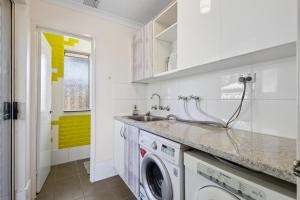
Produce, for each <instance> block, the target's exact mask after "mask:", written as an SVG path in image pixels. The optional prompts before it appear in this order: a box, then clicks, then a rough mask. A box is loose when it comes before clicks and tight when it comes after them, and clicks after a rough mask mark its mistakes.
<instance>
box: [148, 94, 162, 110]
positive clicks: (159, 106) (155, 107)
mask: <svg viewBox="0 0 300 200" xmlns="http://www.w3.org/2000/svg"><path fill="white" fill-rule="evenodd" d="M154 96H157V97H158V108H159V109H161V105H160V95H159V94H157V93H153V94H152V96H151V97H150V99H153V97H154ZM152 109H155V110H157V106H152Z"/></svg>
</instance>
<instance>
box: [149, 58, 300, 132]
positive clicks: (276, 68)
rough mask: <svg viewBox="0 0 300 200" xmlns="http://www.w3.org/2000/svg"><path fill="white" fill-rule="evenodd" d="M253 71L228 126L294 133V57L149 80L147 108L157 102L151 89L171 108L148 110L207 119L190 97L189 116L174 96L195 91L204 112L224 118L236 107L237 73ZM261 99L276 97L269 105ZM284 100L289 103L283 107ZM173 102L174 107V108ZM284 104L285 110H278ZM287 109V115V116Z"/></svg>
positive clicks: (191, 93)
mask: <svg viewBox="0 0 300 200" xmlns="http://www.w3.org/2000/svg"><path fill="white" fill-rule="evenodd" d="M253 72H254V73H256V82H255V83H248V84H247V93H246V98H245V99H246V101H245V103H244V106H243V110H242V112H241V115H240V117H239V118H238V120H236V122H234V123H233V124H232V125H231V127H232V128H238V129H244V130H249V131H255V132H261V133H267V134H272V135H278V136H283V137H294V136H293V135H294V130H295V120H296V119H297V117H296V115H295V111H296V110H297V105H296V104H295V103H293V102H294V101H295V100H296V94H297V93H296V86H297V79H296V58H295V57H291V58H285V59H281V60H273V61H270V62H265V63H257V64H253V65H249V66H241V67H238V68H232V69H227V70H223V71H215V72H210V73H204V74H196V75H192V76H187V77H182V78H176V79H171V80H166V81H161V82H157V83H153V84H149V85H148V97H147V107H148V110H151V106H153V105H156V104H158V102H157V98H156V97H155V99H153V100H150V96H151V95H152V94H153V93H158V94H160V95H161V97H162V104H163V105H164V106H166V105H169V106H171V111H170V112H166V111H159V110H157V111H154V110H151V113H152V114H154V115H158V116H166V115H167V114H176V115H178V117H180V118H183V119H191V118H193V119H195V120H211V119H210V118H209V117H207V116H206V115H203V114H199V112H197V110H196V107H195V105H194V102H193V101H190V102H189V103H188V110H189V112H190V115H191V116H192V117H190V116H188V115H187V114H186V113H185V111H184V106H183V101H179V100H178V95H183V96H190V95H195V96H199V97H200V101H201V108H202V110H203V111H205V112H207V115H212V116H213V117H217V118H221V119H222V120H224V121H226V120H228V118H229V117H230V116H231V115H232V114H233V113H234V111H235V110H236V108H237V106H238V104H239V102H240V97H241V94H242V92H243V87H242V84H241V83H239V82H238V78H239V76H240V75H241V74H248V73H253ZM264 99H266V100H272V99H273V100H276V101H273V102H272V103H271V104H272V105H273V106H274V107H273V108H271V107H270V106H269V105H266V106H265V105H264V104H266V103H263V102H262V101H256V100H264ZM286 100H294V101H286ZM268 102H269V103H270V102H271V101H268ZM275 102H276V103H275ZM289 103H290V104H289ZM286 104H289V105H287V106H286V107H285V105H286ZM176 105H177V108H175V107H176ZM284 107H285V109H286V110H285V111H284V110H282V109H283V108H284ZM268 110H270V112H269V111H268ZM288 112H290V113H291V115H289V116H287V115H288ZM269 113H272V116H269ZM280 113H285V114H284V115H285V116H287V117H282V116H280ZM215 120H218V119H215ZM287 132H288V133H287Z"/></svg>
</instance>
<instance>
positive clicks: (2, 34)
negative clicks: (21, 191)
mask: <svg viewBox="0 0 300 200" xmlns="http://www.w3.org/2000/svg"><path fill="white" fill-rule="evenodd" d="M11 105H12V3H11V1H10V0H0V200H10V199H12V120H11V118H12V117H11V115H12V112H11V111H12V106H11Z"/></svg>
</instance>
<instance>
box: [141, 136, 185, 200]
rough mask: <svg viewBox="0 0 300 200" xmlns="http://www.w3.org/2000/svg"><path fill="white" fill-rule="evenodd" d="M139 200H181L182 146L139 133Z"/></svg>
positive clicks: (182, 194)
mask: <svg viewBox="0 0 300 200" xmlns="http://www.w3.org/2000/svg"><path fill="white" fill-rule="evenodd" d="M139 144H140V199H142V200H183V199H184V167H183V150H184V149H186V147H184V146H183V145H181V144H179V143H176V142H173V141H170V140H167V139H165V138H162V137H159V136H156V135H153V134H151V133H148V132H146V131H141V132H140V138H139Z"/></svg>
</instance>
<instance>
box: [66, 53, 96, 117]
mask: <svg viewBox="0 0 300 200" xmlns="http://www.w3.org/2000/svg"><path fill="white" fill-rule="evenodd" d="M89 93H90V92H89V56H87V55H81V54H77V53H66V54H65V64H64V111H65V112H76V111H88V110H90V98H89Z"/></svg>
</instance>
